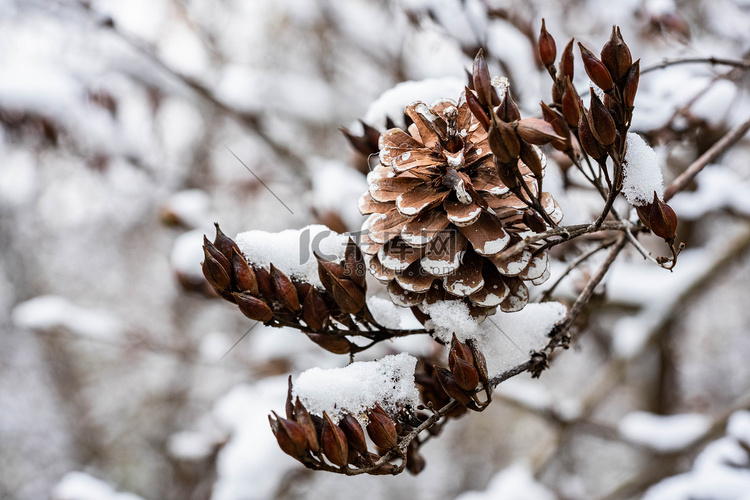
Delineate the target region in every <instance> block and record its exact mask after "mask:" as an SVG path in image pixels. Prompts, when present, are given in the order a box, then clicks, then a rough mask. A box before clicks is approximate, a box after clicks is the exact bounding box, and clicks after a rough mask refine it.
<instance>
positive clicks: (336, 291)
mask: <svg viewBox="0 0 750 500" xmlns="http://www.w3.org/2000/svg"><path fill="white" fill-rule="evenodd" d="M331 294H332V295H333V300H335V301H336V304H337V305H338V306H339V308H340V309H341V311H342V312H344V313H346V314H357V313H359V312H360V311H361V310H362V309H363V308H364V307H365V303H366V297H365V294H364V292H363V291H362V289H360V288H359V287H358V286H357V285H355V284H354V282H353V281H351V280H348V279H345V278H344V279H338V278H336V277H334V276H332V277H331Z"/></svg>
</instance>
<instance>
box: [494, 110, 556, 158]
mask: <svg viewBox="0 0 750 500" xmlns="http://www.w3.org/2000/svg"><path fill="white" fill-rule="evenodd" d="M516 132H517V133H518V135H519V136H520V137H521V138H522V139H523V140H525V141H527V142H530V143H531V144H535V145H537V146H541V145H543V144H547V143H548V142H551V141H555V140H557V141H561V140H563V138H562V137H560V136H559V135H557V134H556V133H555V129H554V128H552V125H550V124H549V123H547V122H546V121H544V120H541V119H539V118H524V119H523V120H520V121H519V122H518V125H517V127H516ZM490 147H491V146H490ZM518 153H520V144H519V148H518V152H517V153H516V157H517V156H518Z"/></svg>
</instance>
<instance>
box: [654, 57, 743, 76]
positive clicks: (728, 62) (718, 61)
mask: <svg viewBox="0 0 750 500" xmlns="http://www.w3.org/2000/svg"><path fill="white" fill-rule="evenodd" d="M701 63H703V64H705V63H708V64H711V65H712V66H716V65H721V66H734V67H735V68H741V69H744V70H749V69H750V61H741V60H736V59H723V58H720V57H687V58H685V59H672V60H666V59H665V60H664V61H662V62H661V63H659V64H654V65H653V66H648V67H646V68H644V69H642V70H641V75H643V74H645V73H650V72H651V71H656V70H658V69H664V68H666V67H669V66H677V65H678V64H701Z"/></svg>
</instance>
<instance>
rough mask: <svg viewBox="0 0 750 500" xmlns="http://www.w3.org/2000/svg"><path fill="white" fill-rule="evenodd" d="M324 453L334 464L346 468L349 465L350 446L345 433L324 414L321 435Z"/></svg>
mask: <svg viewBox="0 0 750 500" xmlns="http://www.w3.org/2000/svg"><path fill="white" fill-rule="evenodd" d="M321 441H322V443H323V453H325V455H326V457H327V458H328V460H330V461H331V463H332V464H334V465H337V466H339V467H346V464H347V463H349V462H348V460H349V445H348V444H347V442H346V436H345V435H344V431H342V430H341V428H340V427H339V426H337V425H336V424H334V423H333V420H331V417H329V416H328V414H327V413H326V412H323V431H322V433H321Z"/></svg>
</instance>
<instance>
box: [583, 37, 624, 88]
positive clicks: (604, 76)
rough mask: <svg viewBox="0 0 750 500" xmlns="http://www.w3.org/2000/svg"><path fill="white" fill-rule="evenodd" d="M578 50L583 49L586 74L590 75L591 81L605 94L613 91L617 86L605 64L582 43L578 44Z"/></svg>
mask: <svg viewBox="0 0 750 500" xmlns="http://www.w3.org/2000/svg"><path fill="white" fill-rule="evenodd" d="M578 48H579V49H581V58H582V59H583V67H584V68H585V69H586V74H587V75H589V78H591V81H592V82H594V84H595V85H596V86H597V87H599V88H600V89H602V90H603V91H604V92H609V91H610V90H612V89H613V88H614V86H615V84H614V82H613V81H612V75H610V74H609V70H608V69H607V67H606V66H605V65H604V63H603V62H601V61H600V60H599V58H598V57H596V56H595V55H594V53H593V52H591V51H590V50H589V49H587V48H586V47H584V46H583V44H581V43H580V42H579V43H578Z"/></svg>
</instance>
